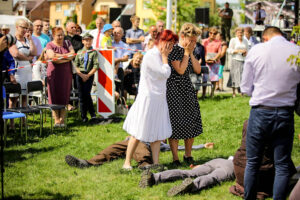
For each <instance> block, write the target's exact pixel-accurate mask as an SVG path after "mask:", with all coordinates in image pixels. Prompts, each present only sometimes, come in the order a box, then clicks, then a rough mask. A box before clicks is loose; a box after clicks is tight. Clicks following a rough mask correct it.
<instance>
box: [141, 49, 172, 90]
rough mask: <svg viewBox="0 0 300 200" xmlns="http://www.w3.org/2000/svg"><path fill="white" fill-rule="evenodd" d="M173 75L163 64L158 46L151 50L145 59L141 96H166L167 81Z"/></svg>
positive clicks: (167, 66)
mask: <svg viewBox="0 0 300 200" xmlns="http://www.w3.org/2000/svg"><path fill="white" fill-rule="evenodd" d="M170 75H171V68H170V66H169V65H168V64H163V61H162V57H161V54H160V52H159V50H158V48H157V47H156V46H154V47H153V48H152V49H150V50H149V51H148V52H147V53H146V55H145V56H144V58H143V62H142V66H141V78H140V83H139V94H140V93H143V94H146V95H159V96H161V95H163V96H165V95H166V91H167V84H166V83H167V79H168V78H169V76H170Z"/></svg>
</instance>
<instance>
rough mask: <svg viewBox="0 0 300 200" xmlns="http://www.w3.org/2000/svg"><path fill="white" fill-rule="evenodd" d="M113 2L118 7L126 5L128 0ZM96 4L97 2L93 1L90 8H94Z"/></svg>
mask: <svg viewBox="0 0 300 200" xmlns="http://www.w3.org/2000/svg"><path fill="white" fill-rule="evenodd" d="M114 1H115V2H116V4H119V5H126V4H127V3H128V0H114ZM96 2H97V0H93V1H92V6H94V5H95V3H96Z"/></svg>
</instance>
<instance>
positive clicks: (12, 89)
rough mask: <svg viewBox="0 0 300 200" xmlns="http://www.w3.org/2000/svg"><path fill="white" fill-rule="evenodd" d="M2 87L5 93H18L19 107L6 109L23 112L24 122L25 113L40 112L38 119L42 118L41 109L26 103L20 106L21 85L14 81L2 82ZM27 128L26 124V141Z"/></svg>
mask: <svg viewBox="0 0 300 200" xmlns="http://www.w3.org/2000/svg"><path fill="white" fill-rule="evenodd" d="M4 87H5V90H6V93H7V94H13V93H17V94H18V95H19V107H17V108H10V109H7V111H10V112H18V113H24V114H25V115H26V118H25V119H26V120H25V123H26V124H28V123H27V115H28V114H30V113H31V114H36V113H40V119H41V118H42V111H41V110H40V109H37V108H34V107H31V106H29V105H28V104H27V105H26V107H21V105H22V98H21V94H22V89H21V85H20V84H19V83H17V84H14V83H4ZM26 97H27V101H28V94H26ZM41 123H42V121H40V131H41V128H42V127H41V126H42V124H41ZM27 129H28V125H26V141H27Z"/></svg>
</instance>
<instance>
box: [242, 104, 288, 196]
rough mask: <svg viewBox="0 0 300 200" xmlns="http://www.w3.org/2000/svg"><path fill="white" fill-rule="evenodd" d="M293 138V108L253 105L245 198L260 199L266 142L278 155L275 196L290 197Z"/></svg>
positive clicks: (276, 159) (275, 161)
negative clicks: (258, 191)
mask: <svg viewBox="0 0 300 200" xmlns="http://www.w3.org/2000/svg"><path fill="white" fill-rule="evenodd" d="M293 138H294V111H293V109H275V110H267V109H263V108H252V109H251V112H250V117H249V122H248V128H247V137H246V154H247V165H246V169H245V178H244V188H245V193H244V197H245V199H251V200H252V199H256V185H257V184H256V181H257V174H258V170H259V167H260V164H261V161H262V157H263V152H264V149H265V146H266V145H268V146H269V147H270V148H271V149H272V150H273V156H274V165H275V179H274V185H273V198H274V200H277V199H285V198H286V195H287V186H288V182H289V177H290V169H291V163H292V160H291V152H292V147H293Z"/></svg>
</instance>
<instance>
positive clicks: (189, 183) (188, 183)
mask: <svg viewBox="0 0 300 200" xmlns="http://www.w3.org/2000/svg"><path fill="white" fill-rule="evenodd" d="M193 186H194V183H193V179H191V178H186V179H184V181H183V182H182V183H181V184H180V185H176V186H174V187H172V188H171V189H170V190H169V191H168V193H167V194H168V196H169V197H172V196H175V195H178V194H183V193H187V192H191V191H192V188H193Z"/></svg>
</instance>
